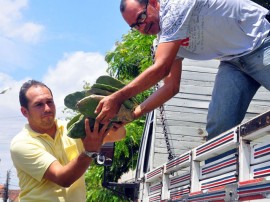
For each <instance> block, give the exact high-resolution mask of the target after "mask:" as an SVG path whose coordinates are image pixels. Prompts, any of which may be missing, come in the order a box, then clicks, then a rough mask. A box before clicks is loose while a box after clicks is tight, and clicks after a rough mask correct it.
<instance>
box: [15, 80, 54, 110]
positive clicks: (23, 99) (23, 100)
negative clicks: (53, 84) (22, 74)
mask: <svg viewBox="0 0 270 202" xmlns="http://www.w3.org/2000/svg"><path fill="white" fill-rule="evenodd" d="M32 86H43V87H45V88H48V90H49V91H50V93H51V95H53V94H52V91H51V89H50V88H49V87H48V86H46V85H45V84H44V83H42V82H40V81H36V80H28V81H26V82H25V83H23V85H22V87H21V89H20V92H19V99H20V105H21V107H25V108H26V109H28V99H27V97H26V92H27V91H28V89H29V88H30V87H32Z"/></svg>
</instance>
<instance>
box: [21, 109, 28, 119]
mask: <svg viewBox="0 0 270 202" xmlns="http://www.w3.org/2000/svg"><path fill="white" fill-rule="evenodd" d="M21 112H22V114H23V115H24V116H25V117H26V118H27V117H28V110H27V109H26V108H25V107H21Z"/></svg>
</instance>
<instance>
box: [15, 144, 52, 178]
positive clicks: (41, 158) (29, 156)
mask: <svg viewBox="0 0 270 202" xmlns="http://www.w3.org/2000/svg"><path fill="white" fill-rule="evenodd" d="M21 145H23V147H22V146H21ZM10 152H11V158H12V160H13V163H14V165H15V167H17V168H19V169H20V170H22V171H23V172H25V173H27V174H28V175H30V176H32V177H33V178H35V179H36V180H37V181H41V180H42V178H43V175H44V173H45V172H46V170H47V169H48V167H49V166H50V165H51V163H52V162H54V161H56V160H57V159H56V158H55V157H54V156H53V155H51V154H50V153H49V152H47V151H46V150H45V148H44V147H43V146H42V145H40V144H38V142H37V143H35V142H27V141H24V142H22V140H20V141H17V142H12V144H11V148H10Z"/></svg>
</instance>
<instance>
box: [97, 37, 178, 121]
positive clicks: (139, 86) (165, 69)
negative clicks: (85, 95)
mask: <svg viewBox="0 0 270 202" xmlns="http://www.w3.org/2000/svg"><path fill="white" fill-rule="evenodd" d="M179 47H180V40H178V41H172V42H167V43H161V44H159V46H158V48H157V51H156V54H155V63H154V64H153V65H152V66H150V67H149V68H147V69H146V70H145V71H144V72H142V73H141V74H140V75H139V76H138V77H137V78H135V79H134V80H133V81H131V82H130V83H129V84H128V85H126V86H125V87H124V88H122V89H121V90H119V91H117V92H115V93H113V94H112V95H110V96H107V97H105V98H104V99H102V100H101V101H100V103H99V105H98V106H97V108H96V113H97V114H98V116H97V118H96V120H97V121H99V122H101V123H106V122H108V121H109V120H110V119H112V118H113V117H114V116H115V115H116V114H117V113H118V111H119V108H120V106H121V104H122V103H123V102H124V101H125V100H127V99H128V98H130V97H132V96H135V95H137V94H139V93H141V92H143V91H145V90H147V89H149V88H151V87H152V86H154V85H155V84H156V83H158V82H159V81H160V80H162V79H163V78H164V77H166V76H168V75H169V73H170V71H171V67H172V64H173V62H174V60H175V57H176V54H177V52H178V50H179Z"/></svg>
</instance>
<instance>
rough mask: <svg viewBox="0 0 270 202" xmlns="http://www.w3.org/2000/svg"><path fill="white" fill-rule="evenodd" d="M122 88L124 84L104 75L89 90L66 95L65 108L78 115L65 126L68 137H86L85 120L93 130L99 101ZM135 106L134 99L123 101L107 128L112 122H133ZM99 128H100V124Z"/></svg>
mask: <svg viewBox="0 0 270 202" xmlns="http://www.w3.org/2000/svg"><path fill="white" fill-rule="evenodd" d="M124 86H125V84H124V83H122V82H121V81H119V80H117V79H114V78H112V77H110V76H106V75H104V76H100V77H99V78H98V79H97V80H96V83H95V84H93V85H92V87H91V88H90V89H89V90H85V91H78V92H74V93H71V94H69V95H67V96H66V97H65V99H64V103H65V106H66V107H67V108H69V109H72V110H75V111H77V112H78V115H76V116H75V117H73V118H72V119H71V120H70V121H69V123H68V124H67V129H68V136H69V137H71V138H84V137H85V135H86V133H85V118H88V119H89V124H90V128H93V127H94V123H95V118H96V117H97V114H95V112H94V111H95V109H96V107H97V105H98V103H99V102H100V100H101V99H103V98H104V97H105V96H108V95H110V94H112V93H114V92H116V91H117V90H119V89H120V88H123V87H124ZM137 105H138V102H137V100H136V99H135V98H134V97H132V98H130V99H128V100H125V101H124V103H123V104H122V106H121V107H120V110H119V112H118V114H117V115H116V116H115V117H114V118H113V119H112V120H111V123H110V124H109V126H108V128H109V127H111V126H112V124H113V123H114V122H131V121H133V120H134V118H133V111H134V109H135V108H136V106H137ZM99 127H100V128H101V127H102V124H100V126H99Z"/></svg>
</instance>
